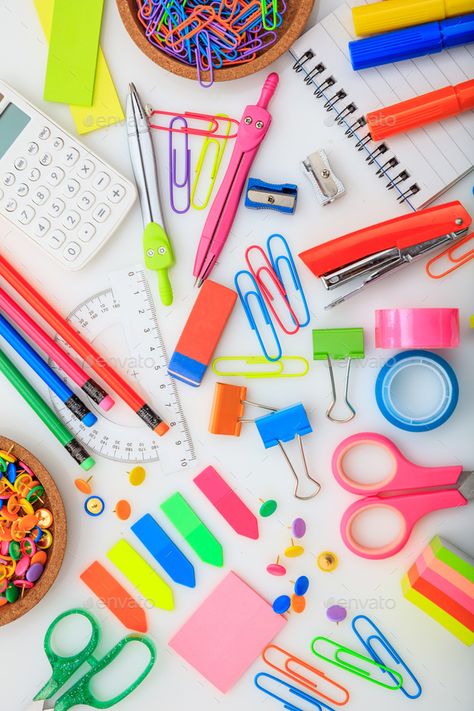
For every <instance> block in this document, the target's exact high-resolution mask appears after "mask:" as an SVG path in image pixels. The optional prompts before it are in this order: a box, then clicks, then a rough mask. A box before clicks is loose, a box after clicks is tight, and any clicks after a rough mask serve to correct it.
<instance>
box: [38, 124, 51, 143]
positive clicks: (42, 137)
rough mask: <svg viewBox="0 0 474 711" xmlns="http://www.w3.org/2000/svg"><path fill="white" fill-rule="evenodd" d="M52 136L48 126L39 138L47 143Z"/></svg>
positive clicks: (43, 129)
mask: <svg viewBox="0 0 474 711" xmlns="http://www.w3.org/2000/svg"><path fill="white" fill-rule="evenodd" d="M50 136H51V131H50V130H49V128H48V127H47V126H43V128H42V129H41V131H40V132H39V134H38V138H41V140H42V141H46V139H47V138H49V137H50Z"/></svg>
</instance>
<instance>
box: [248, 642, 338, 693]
mask: <svg viewBox="0 0 474 711" xmlns="http://www.w3.org/2000/svg"><path fill="white" fill-rule="evenodd" d="M270 652H271V654H273V655H274V656H276V657H279V658H280V659H281V663H280V664H278V663H276V661H275V662H272V661H271V660H270V658H269V656H270V654H269V653H270ZM262 659H263V661H264V662H265V663H266V664H268V666H269V667H271V668H272V669H275V670H276V671H278V672H280V673H281V674H285V676H287V677H289V678H290V679H291V680H292V681H297V682H298V684H301V685H302V686H305V687H306V688H307V689H309V690H310V691H312V692H313V693H315V694H317V695H318V696H321V697H322V698H323V699H325V700H326V701H330V702H331V703H332V704H336V706H344V704H347V702H348V701H349V692H348V691H347V689H346V688H345V687H344V686H341V685H340V684H338V683H337V682H335V681H334V680H333V679H331V678H330V677H329V676H327V674H325V673H324V672H322V671H320V670H319V669H316V667H313V666H311V664H308V663H307V662H304V661H303V660H302V659H299V658H298V657H295V656H294V655H293V654H290V652H287V651H286V650H285V649H282V648H281V647H277V645H276V644H269V645H268V646H267V647H265V649H264V650H263V652H262ZM313 677H314V681H313ZM321 683H323V684H327V685H328V686H331V687H335V688H336V689H339V691H340V692H342V693H339V695H338V697H336V698H333V697H331V696H328V695H327V694H325V693H324V692H323V691H321V688H320V686H321Z"/></svg>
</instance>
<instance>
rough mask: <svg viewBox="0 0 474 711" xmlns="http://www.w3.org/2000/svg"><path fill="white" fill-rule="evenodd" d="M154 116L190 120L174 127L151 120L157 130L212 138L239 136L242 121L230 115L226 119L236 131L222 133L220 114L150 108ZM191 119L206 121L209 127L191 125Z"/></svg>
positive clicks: (151, 126)
mask: <svg viewBox="0 0 474 711" xmlns="http://www.w3.org/2000/svg"><path fill="white" fill-rule="evenodd" d="M152 116H169V117H171V118H178V117H181V118H184V119H186V121H187V122H188V125H187V126H182V127H181V128H174V127H173V126H170V125H167V126H160V125H159V124H157V123H152V122H151V120H150V128H154V129H156V130H157V131H170V132H171V133H187V134H188V136H208V137H211V138H226V139H228V138H235V137H236V136H237V129H238V127H239V123H240V122H239V121H237V119H234V118H230V117H229V116H227V117H226V119H225V121H226V122H229V123H230V124H232V125H234V126H235V133H230V130H227V131H226V132H224V133H220V122H221V121H222V119H221V118H220V117H219V115H218V114H216V115H214V116H213V115H212V114H200V113H196V112H194V111H183V113H181V114H180V113H175V112H174V111H161V110H158V109H156V110H150V111H149V112H148V117H149V119H151V118H152ZM191 119H195V120H196V121H202V122H203V123H206V125H207V128H199V127H195V126H190V125H189V122H190V120H191ZM170 123H171V121H170Z"/></svg>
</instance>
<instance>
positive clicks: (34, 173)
mask: <svg viewBox="0 0 474 711" xmlns="http://www.w3.org/2000/svg"><path fill="white" fill-rule="evenodd" d="M40 176H41V173H40V172H39V170H38V168H32V169H31V170H30V172H29V173H28V176H27V178H28V180H31V182H32V183H36V181H37V180H39V179H40Z"/></svg>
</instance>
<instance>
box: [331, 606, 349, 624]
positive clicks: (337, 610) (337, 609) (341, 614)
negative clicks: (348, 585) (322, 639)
mask: <svg viewBox="0 0 474 711" xmlns="http://www.w3.org/2000/svg"><path fill="white" fill-rule="evenodd" d="M326 617H327V618H328V620H331V622H335V623H336V624H339V622H342V621H343V620H345V619H346V617H347V610H346V608H345V607H342V605H331V607H328V609H327V610H326Z"/></svg>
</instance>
